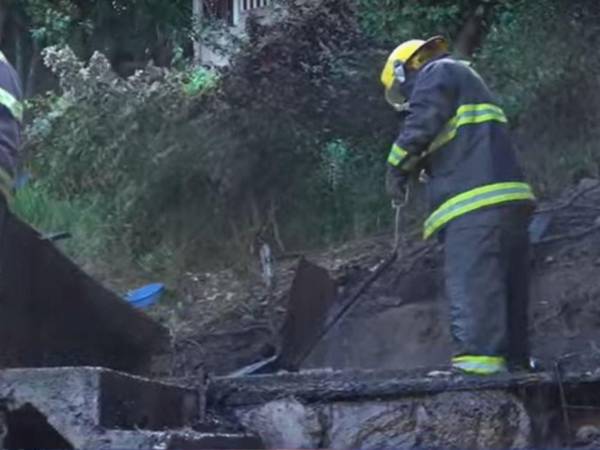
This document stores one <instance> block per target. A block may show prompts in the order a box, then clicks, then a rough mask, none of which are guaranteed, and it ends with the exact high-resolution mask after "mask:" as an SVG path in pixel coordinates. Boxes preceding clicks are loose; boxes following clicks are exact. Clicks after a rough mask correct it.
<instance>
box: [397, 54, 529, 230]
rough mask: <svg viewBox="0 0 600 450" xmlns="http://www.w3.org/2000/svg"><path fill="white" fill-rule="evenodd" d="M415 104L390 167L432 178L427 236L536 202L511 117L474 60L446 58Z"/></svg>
mask: <svg viewBox="0 0 600 450" xmlns="http://www.w3.org/2000/svg"><path fill="white" fill-rule="evenodd" d="M409 101H410V107H409V109H408V115H407V117H406V121H405V124H404V127H403V129H402V132H401V133H400V135H399V136H398V138H397V140H396V142H395V143H394V145H393V147H392V150H391V152H390V155H389V158H388V163H389V164H391V165H392V166H394V167H395V168H397V169H398V170H400V171H402V172H405V173H407V172H410V171H412V170H414V169H416V168H419V169H422V168H424V169H425V170H426V172H427V174H428V175H429V180H430V181H429V183H428V190H429V198H430V203H431V209H432V212H431V215H430V216H429V218H428V219H427V221H426V223H425V229H424V234H425V237H429V236H431V235H433V234H434V233H435V232H437V231H439V230H440V229H442V228H443V227H444V226H445V225H447V224H448V223H449V222H450V221H452V220H453V219H455V218H457V217H459V216H462V215H463V214H466V213H468V212H471V211H475V210H478V209H480V208H484V207H487V206H491V205H497V204H502V203H506V202H513V201H530V202H531V201H533V200H534V196H533V193H532V191H531V188H530V187H529V185H528V184H526V183H525V182H524V181H523V174H522V172H521V169H520V167H519V164H518V163H517V160H516V155H515V149H514V147H513V144H512V142H511V138H510V135H509V130H508V127H507V119H506V116H505V114H504V112H503V111H502V109H501V108H500V107H499V106H497V105H496V104H495V101H494V97H493V95H492V93H491V92H490V90H489V89H488V87H487V86H486V84H485V83H484V81H483V80H482V78H481V77H480V76H479V74H477V72H475V70H473V69H472V68H471V67H470V66H469V65H468V63H465V62H462V61H457V60H455V59H452V58H450V57H442V58H439V59H436V60H434V61H431V62H430V63H428V64H426V65H425V66H424V67H423V68H422V69H421V70H419V72H418V73H417V74H416V79H415V80H414V88H413V89H412V92H411V94H410V98H409Z"/></svg>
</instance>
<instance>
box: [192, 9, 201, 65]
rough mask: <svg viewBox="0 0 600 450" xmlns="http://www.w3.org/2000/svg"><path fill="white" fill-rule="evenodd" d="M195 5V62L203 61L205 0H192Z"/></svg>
mask: <svg viewBox="0 0 600 450" xmlns="http://www.w3.org/2000/svg"><path fill="white" fill-rule="evenodd" d="M192 2H193V3H192V5H193V14H194V17H193V21H192V22H193V24H194V64H196V65H198V64H201V63H202V38H201V36H200V33H201V31H202V29H201V27H202V18H203V15H204V0H192Z"/></svg>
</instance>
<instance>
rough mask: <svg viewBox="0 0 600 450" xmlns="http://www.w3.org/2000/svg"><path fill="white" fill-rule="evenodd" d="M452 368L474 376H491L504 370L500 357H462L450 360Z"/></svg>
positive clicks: (502, 359)
mask: <svg viewBox="0 0 600 450" xmlns="http://www.w3.org/2000/svg"><path fill="white" fill-rule="evenodd" d="M452 367H456V368H458V369H461V370H464V371H465V372H469V373H473V374H476V375H491V374H494V373H498V372H501V371H503V370H505V369H506V360H505V359H504V358H503V357H502V356H476V355H463V356H457V357H454V358H452Z"/></svg>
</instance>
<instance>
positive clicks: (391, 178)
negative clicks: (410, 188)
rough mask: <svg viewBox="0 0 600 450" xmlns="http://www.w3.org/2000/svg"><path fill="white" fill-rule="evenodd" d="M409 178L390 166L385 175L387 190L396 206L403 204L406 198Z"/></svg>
mask: <svg viewBox="0 0 600 450" xmlns="http://www.w3.org/2000/svg"><path fill="white" fill-rule="evenodd" d="M407 182H408V176H407V175H405V174H403V173H402V172H400V171H399V170H398V169H396V168H395V167H392V166H389V165H388V168H387V173H386V175H385V190H386V192H387V194H388V195H389V196H390V198H391V199H392V202H393V203H394V204H401V203H402V202H404V199H405V198H406V189H407Z"/></svg>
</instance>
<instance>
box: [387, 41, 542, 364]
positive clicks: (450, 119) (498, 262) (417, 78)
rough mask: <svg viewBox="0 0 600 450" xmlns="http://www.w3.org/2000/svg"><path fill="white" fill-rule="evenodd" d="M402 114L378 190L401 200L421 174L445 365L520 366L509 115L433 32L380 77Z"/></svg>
mask: <svg viewBox="0 0 600 450" xmlns="http://www.w3.org/2000/svg"><path fill="white" fill-rule="evenodd" d="M381 81H382V83H383V85H384V87H385V96H386V99H387V101H388V102H389V103H390V104H391V105H392V106H393V107H394V108H395V109H396V110H399V111H403V112H404V114H405V120H404V126H403V127H402V130H401V132H400V134H399V136H398V138H397V139H396V141H395V143H394V144H393V146H392V149H391V152H390V154H389V157H388V160H387V162H388V169H387V170H388V171H387V175H386V188H387V191H388V194H389V195H390V196H391V197H392V199H393V200H395V201H399V200H400V199H401V198H403V197H404V194H405V189H406V183H407V180H408V178H409V175H410V174H412V173H420V174H422V175H423V177H422V178H425V179H427V190H428V198H429V203H430V208H431V212H430V215H429V217H428V218H427V220H426V221H425V224H424V237H425V238H430V237H432V236H434V235H437V237H438V238H439V239H440V240H441V241H442V242H444V247H445V255H444V276H445V288H446V295H447V297H448V299H449V302H450V316H451V334H452V338H453V342H454V356H453V357H452V367H453V368H454V369H456V370H458V371H460V372H464V373H470V374H479V375H489V374H494V373H498V372H503V371H505V370H506V369H507V368H508V369H511V370H513V369H519V368H526V367H528V362H529V351H528V337H527V309H528V290H529V280H528V269H529V256H528V252H529V237H528V233H527V229H528V223H529V218H530V215H531V212H532V209H533V205H534V202H535V197H534V194H533V192H532V189H531V187H530V186H529V185H528V184H527V183H526V182H525V181H524V178H523V173H522V171H521V168H520V167H519V164H518V162H517V158H516V154H515V149H514V146H513V143H512V141H511V137H510V134H509V129H508V125H507V119H506V116H505V114H504V112H503V111H502V109H501V108H500V107H499V106H498V104H497V103H496V101H495V99H494V96H493V94H492V93H491V92H490V90H489V88H488V87H487V86H486V84H485V82H484V81H483V79H482V78H481V76H480V75H479V74H478V73H477V72H476V71H475V70H474V69H473V68H472V67H471V66H470V65H469V64H468V63H467V62H464V61H460V60H457V59H454V58H452V57H450V56H449V54H448V42H447V41H446V39H445V38H443V37H441V36H436V37H433V38H431V39H429V40H427V41H422V40H411V41H407V42H405V43H403V44H402V45H400V46H399V47H397V48H396V49H395V50H394V51H393V52H392V54H391V55H390V57H389V58H388V60H387V63H386V65H385V67H384V69H383V72H382V74H381Z"/></svg>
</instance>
